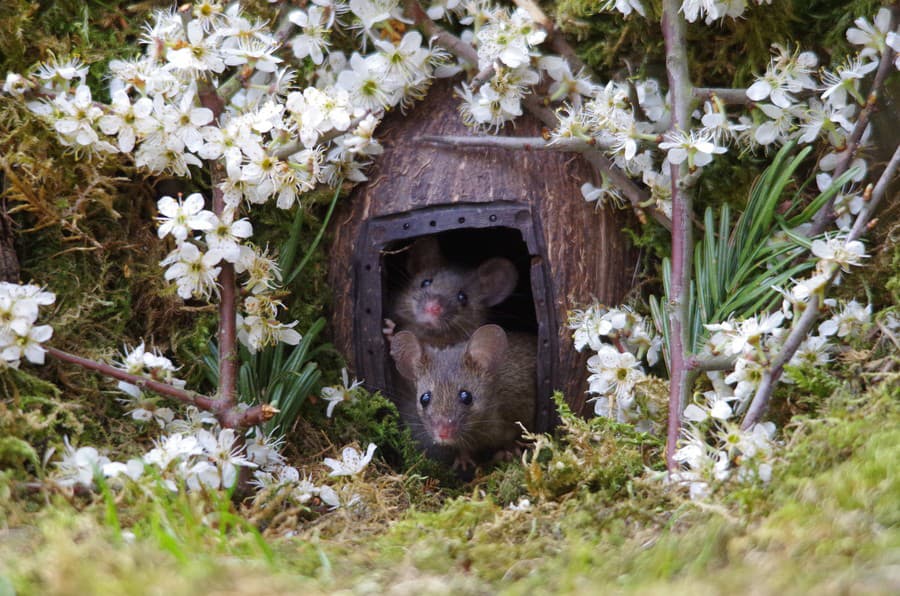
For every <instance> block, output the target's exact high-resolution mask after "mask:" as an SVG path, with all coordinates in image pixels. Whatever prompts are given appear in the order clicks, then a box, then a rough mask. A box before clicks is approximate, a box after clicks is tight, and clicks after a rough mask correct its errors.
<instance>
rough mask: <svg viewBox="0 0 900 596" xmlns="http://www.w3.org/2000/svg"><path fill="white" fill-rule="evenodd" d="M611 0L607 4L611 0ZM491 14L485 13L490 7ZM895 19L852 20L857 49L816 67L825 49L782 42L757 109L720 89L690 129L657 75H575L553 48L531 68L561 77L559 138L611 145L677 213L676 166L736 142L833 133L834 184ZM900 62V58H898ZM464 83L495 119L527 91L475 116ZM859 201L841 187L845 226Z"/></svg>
mask: <svg viewBox="0 0 900 596" xmlns="http://www.w3.org/2000/svg"><path fill="white" fill-rule="evenodd" d="M606 4H607V8H609V7H610V6H611V5H612V2H607V3H606ZM626 5H627V3H624V2H616V8H617V9H619V10H621V12H623V13H624V14H629V13H630V11H631V9H632V8H634V9H635V10H636V8H635V7H631V6H630V5H627V6H628V8H626ZM745 6H746V2H744V1H743V0H738V1H732V2H714V1H712V0H710V1H706V0H701V1H699V2H693V1H686V2H684V5H683V11H684V13H685V16H686V18H687V19H688V20H689V21H693V20H695V19H696V18H697V17H698V15H703V14H705V15H707V19H708V20H715V19H719V18H722V17H725V16H731V17H736V16H738V15H740V14H741V13H742V12H743V10H744V8H745ZM492 14H493V13H487V15H488V17H490V16H491V15H492ZM889 23H890V11H889V9H887V8H882V9H881V10H880V11H879V12H878V15H877V16H876V18H875V24H874V25H872V24H870V23H869V21H868V20H866V19H865V18H859V19H856V21H855V24H856V27H851V28H850V29H848V31H847V39H848V40H849V41H850V42H851V43H853V44H856V45H861V46H863V48H862V50H861V51H860V52H859V54H858V55H857V56H856V57H853V58H851V59H850V60H848V61H847V62H846V63H845V64H842V65H840V66H838V67H837V68H836V69H835V70H834V71H830V70H828V69H821V70H819V71H818V72H817V71H816V69H817V67H818V58H817V57H816V55H815V54H814V53H812V52H795V51H790V50H789V49H787V48H784V47H782V46H780V45H777V44H776V45H774V46H773V57H772V59H771V61H770V63H769V66H768V68H767V70H766V72H765V73H764V74H763V75H762V76H760V77H758V78H757V80H756V81H755V82H754V83H753V85H751V86H750V88H748V89H747V92H746V93H747V97H748V98H749V99H751V100H753V102H754V104H753V105H752V109H751V113H750V114H749V115H748V114H741V115H739V116H738V117H737V118H735V117H733V116H732V117H729V114H728V108H727V106H726V105H725V103H724V102H723V101H722V100H721V99H720V98H718V97H717V96H713V97H711V99H709V100H708V101H706V102H705V103H704V105H703V108H702V110H697V111H695V112H694V114H693V117H694V118H695V119H696V120H699V122H700V126H699V127H698V128H695V129H692V130H685V131H681V130H676V131H669V132H666V131H667V129H668V128H669V125H670V117H669V113H668V111H667V108H666V106H665V102H664V100H663V97H662V95H661V93H660V90H659V85H658V84H657V82H656V81H654V80H646V81H637V82H634V83H632V84H630V85H626V84H620V83H617V82H609V83H607V84H606V85H597V84H594V83H592V82H591V81H590V80H588V79H587V78H586V77H583V76H573V75H572V73H571V72H570V71H569V69H568V67H567V66H566V63H565V62H564V61H563V60H561V59H560V58H558V57H554V56H545V57H541V58H540V59H538V60H536V62H535V63H536V65H537V66H538V71H536V73H535V75H534V76H532V77H531V78H532V79H535V78H537V74H543V75H545V76H547V77H548V78H549V80H552V81H553V84H552V86H551V89H550V98H551V100H552V101H561V102H565V103H563V104H561V105H560V107H559V108H558V110H557V114H558V118H559V124H558V125H557V128H556V129H555V130H554V131H552V133H551V142H559V141H561V140H564V139H580V140H583V141H587V142H589V143H591V144H593V145H595V146H597V147H599V148H603V149H604V150H606V152H607V153H608V155H609V156H610V157H611V158H612V159H613V161H614V163H615V164H616V165H617V166H618V167H619V168H621V169H622V170H623V171H624V172H625V173H626V174H627V175H629V176H631V177H633V178H640V179H641V180H642V181H643V183H644V184H645V185H646V187H647V188H648V189H649V191H650V193H651V197H652V204H653V205H654V206H655V207H656V208H657V209H659V210H660V211H662V212H663V213H666V214H671V178H670V176H669V174H668V172H669V171H670V167H669V166H670V165H671V164H674V165H678V164H682V163H686V164H687V165H688V167H689V169H690V170H691V171H693V170H695V169H697V168H702V167H703V166H705V165H708V164H709V163H711V162H712V160H713V158H714V156H715V155H718V154H722V153H725V152H726V151H727V147H728V146H729V145H735V146H738V147H740V148H750V149H754V148H760V147H762V148H767V147H770V146H773V145H776V144H780V143H785V142H788V141H790V140H797V141H798V142H800V143H812V142H814V141H817V140H820V139H824V140H825V141H827V142H828V143H830V145H831V147H832V152H831V153H829V154H827V155H826V156H825V157H824V158H823V159H822V160H821V162H820V164H819V165H820V168H821V169H822V173H820V174H819V176H818V178H817V183H818V185H819V188H820V190H824V189H825V188H827V187H828V186H829V185H830V184H831V181H832V177H831V174H830V173H829V172H831V171H833V170H834V168H835V166H836V164H837V163H838V161H839V160H840V159H841V157H842V153H841V152H842V151H845V150H846V139H847V136H848V135H849V134H850V132H851V131H852V130H853V127H854V119H855V117H856V116H857V115H858V113H859V110H860V108H861V106H863V105H864V104H865V98H863V97H862V95H861V93H860V89H859V88H860V81H861V80H862V78H863V77H865V76H866V74H868V73H870V72H872V71H873V70H874V69H875V68H876V67H877V64H878V60H879V59H880V56H881V54H882V53H883V52H884V51H885V49H886V48H887V47H892V48H893V47H895V46H900V35H898V34H897V32H896V31H889V30H888V28H889ZM524 39H525V38H524V37H522V36H520V37H519V40H518V44H519V45H518V46H517V47H522V44H523V43H524V41H523V40H524ZM532 53H533V51H532ZM897 66H898V68H900V60H898V61H897ZM463 91H464V93H463V95H464V96H465V97H464V99H465V101H466V102H467V103H466V104H465V105H464V106H463V112H464V114H468V116H469V120H470V123H473V124H484V123H488V124H489V125H490V127H494V128H497V127H499V126H502V124H503V123H505V122H506V121H507V120H509V119H511V118H513V117H514V116H515V115H518V113H521V108H520V106H519V99H520V98H521V97H522V96H523V95H524V94H525V93H526V90H523V89H521V88H517V90H516V92H515V93H514V94H509V95H505V96H503V97H502V98H500V99H498V100H497V101H494V102H493V103H491V102H490V101H489V102H482V103H481V104H479V105H480V108H478V109H481V110H482V112H483V113H484V114H485V115H484V116H483V117H481V116H479V117H477V118H476V117H473V116H472V114H475V113H476V109H475V108H473V107H472V101H473V100H474V99H475V97H473V94H471V93H470V92H468V90H467V89H464V90H463ZM635 99H636V100H637V101H636V102H635ZM501 100H502V101H501ZM664 133H665V134H664ZM663 134H664V137H663V138H662V140H661V141H660V135H663ZM864 138H865V137H864ZM656 149H658V150H659V151H662V152H665V153H664V155H663V156H662V159H660V157H658V156H657V152H656ZM853 165H854V167H855V168H856V170H855V172H856V174H855V175H854V176H853V178H852V180H851V184H852V183H854V182H859V181H860V180H862V179H863V178H864V176H865V170H866V167H865V162H864V161H863V160H861V159H858V160H856V161H855V162H854V164H853ZM582 194H583V195H584V198H585V200H587V201H591V202H593V201H596V202H597V204H598V205H602V204H605V203H606V202H612V203H613V204H617V205H618V204H622V203H623V202H624V201H623V198H622V196H621V194H620V191H619V190H618V189H617V188H615V187H614V186H613V185H611V184H609V183H608V181H607V180H606V179H604V180H603V184H602V185H601V186H600V187H596V186H594V185H592V184H585V185H584V186H583V187H582ZM861 206H862V200H861V198H860V197H859V193H858V192H856V191H853V190H847V191H846V192H844V189H842V192H841V193H839V194H838V196H837V199H836V201H835V212H836V213H837V214H838V224H839V226H840V228H841V229H847V226H848V225H849V223H850V218H851V216H852V215H855V214H856V213H858V212H859V210H860V208H861Z"/></svg>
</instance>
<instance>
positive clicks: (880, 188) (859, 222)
mask: <svg viewBox="0 0 900 596" xmlns="http://www.w3.org/2000/svg"><path fill="white" fill-rule="evenodd" d="M898 167H900V145H897V147H895V148H894V155H893V156H891V160H890V161H889V162H888V164H887V166H886V167H885V169H884V172H882V173H881V177H880V178H878V182H877V183H876V184H875V188H874V189H871V194H870V196H869V200H868V201H866V202H865V203H864V204H863V208H862V209H860V211H859V213H858V214H857V215H856V221H854V222H853V227H852V228H851V229H850V236H849V237H848V240H856V239H858V238H859V237H861V236H862V233H863V232H864V231H865V229H866V227H867V226H868V225H869V221H871V219H872V216H873V215H875V210H876V209H877V208H878V203H880V202H881V199H883V198H884V196H885V195H886V194H887V187H888V185H889V184H890V183H891V181H893V179H894V174H896V173H897V168H898Z"/></svg>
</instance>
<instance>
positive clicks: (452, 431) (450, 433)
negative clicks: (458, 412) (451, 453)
mask: <svg viewBox="0 0 900 596" xmlns="http://www.w3.org/2000/svg"><path fill="white" fill-rule="evenodd" d="M434 434H435V435H437V438H438V440H439V441H450V440H452V439H453V437H454V436H455V435H456V426H455V425H454V424H453V423H452V422H449V421H448V422H439V423H437V424H436V425H435V428H434Z"/></svg>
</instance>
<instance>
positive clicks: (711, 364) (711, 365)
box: [685, 355, 736, 372]
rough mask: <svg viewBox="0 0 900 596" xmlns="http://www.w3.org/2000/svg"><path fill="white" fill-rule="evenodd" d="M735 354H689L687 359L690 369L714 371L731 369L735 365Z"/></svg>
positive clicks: (686, 363) (686, 362)
mask: <svg viewBox="0 0 900 596" xmlns="http://www.w3.org/2000/svg"><path fill="white" fill-rule="evenodd" d="M735 360H736V357H735V356H696V355H694V356H689V357H688V358H687V359H685V366H686V367H687V369H688V370H696V371H703V372H708V371H713V370H731V369H732V368H733V367H734V362H735Z"/></svg>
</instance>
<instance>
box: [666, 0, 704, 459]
mask: <svg viewBox="0 0 900 596" xmlns="http://www.w3.org/2000/svg"><path fill="white" fill-rule="evenodd" d="M680 4H681V3H680V2H679V1H678V0H663V5H662V32H663V37H664V39H665V46H666V73H667V74H668V78H669V91H670V92H671V94H672V130H674V131H678V130H682V131H686V130H688V129H689V128H690V114H691V112H690V109H691V98H692V93H691V92H692V89H693V86H692V85H691V79H690V73H689V72H688V57H687V39H686V36H687V26H686V24H685V21H684V19H683V18H682V17H681V15H679V14H678V11H679V8H680ZM687 174H688V165H687V163H686V162H685V163H682V164H680V165H677V166H676V165H674V164H673V165H672V166H671V174H670V175H671V177H672V275H671V284H670V287H669V290H670V294H669V305H668V308H669V329H671V334H670V336H669V367H670V368H669V423H668V432H667V435H666V466H667V468H668V470H669V473H672V472H674V471H675V470H677V469H678V462H676V461H675V450H676V448H677V445H678V438H679V436H680V435H681V413H682V411H683V410H684V407H685V405H686V403H687V397H688V395H689V393H690V385H691V382H692V380H693V378H694V376H695V375H696V373H695V372H694V371H690V370H688V367H687V363H686V359H687V357H688V356H689V355H690V354H688V349H689V343H688V339H689V337H690V312H691V311H690V294H689V293H690V287H691V262H692V261H691V256H692V254H693V252H694V239H693V223H692V215H693V200H692V199H693V197H692V196H691V192H690V191H689V190H688V189H687V188H685V187H684V182H685V177H686V176H687Z"/></svg>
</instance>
